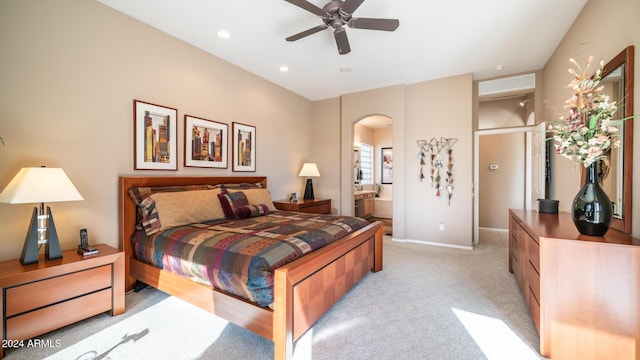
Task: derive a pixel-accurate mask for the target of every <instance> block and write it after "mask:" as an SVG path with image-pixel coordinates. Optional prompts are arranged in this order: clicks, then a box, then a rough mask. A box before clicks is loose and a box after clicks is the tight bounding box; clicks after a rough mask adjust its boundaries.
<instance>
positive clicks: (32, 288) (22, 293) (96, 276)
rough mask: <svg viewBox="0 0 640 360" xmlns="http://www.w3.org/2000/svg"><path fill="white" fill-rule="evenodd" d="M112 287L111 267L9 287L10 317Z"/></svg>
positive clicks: (8, 306) (7, 302) (7, 310)
mask: <svg viewBox="0 0 640 360" xmlns="http://www.w3.org/2000/svg"><path fill="white" fill-rule="evenodd" d="M110 287H111V265H105V266H100V267H96V268H93V269H88V270H83V271H78V272H74V273H70V274H67V275H62V276H56V277H52V278H48V279H44V280H40V281H35V282H32V283H28V284H25V285H20V286H15V287H11V288H8V289H7V290H6V294H5V299H6V300H5V301H6V315H5V316H7V317H9V316H13V315H16V314H20V313H23V312H25V311H29V310H33V309H38V308H40V307H43V306H46V305H50V304H55V303H57V302H60V301H64V300H67V299H72V298H74V297H76V296H81V295H84V294H88V293H91V292H94V291H96V290H102V289H105V288H110Z"/></svg>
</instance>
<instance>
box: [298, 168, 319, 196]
mask: <svg viewBox="0 0 640 360" xmlns="http://www.w3.org/2000/svg"><path fill="white" fill-rule="evenodd" d="M298 176H306V177H307V186H306V187H305V188H304V199H305V200H313V199H314V195H313V182H312V181H311V177H312V176H320V171H318V167H317V166H316V164H314V163H304V165H302V170H300V174H298Z"/></svg>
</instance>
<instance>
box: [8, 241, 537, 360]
mask: <svg viewBox="0 0 640 360" xmlns="http://www.w3.org/2000/svg"><path fill="white" fill-rule="evenodd" d="M384 251H385V253H384V261H385V264H384V270H383V271H382V272H379V273H376V274H368V275H367V276H366V277H365V278H364V279H363V280H362V281H361V282H360V283H359V284H358V285H357V286H356V287H355V288H354V289H352V290H351V291H350V292H349V293H347V294H346V295H345V297H344V298H343V299H341V300H340V301H339V302H338V303H337V304H336V305H335V306H334V307H333V308H332V309H331V310H330V311H329V312H328V313H327V314H326V315H325V316H324V317H323V318H321V319H320V320H319V321H318V323H317V324H316V325H314V327H313V328H312V329H311V330H310V331H308V332H307V333H306V334H305V335H304V336H303V337H302V339H301V340H299V341H298V342H297V344H296V354H295V358H296V359H313V360H323V359H331V360H333V359H438V360H446V359H456V360H458V359H470V360H476V359H491V360H493V359H540V356H539V355H538V344H539V337H538V334H537V332H536V330H535V327H534V326H533V322H532V321H531V318H530V317H529V315H528V310H527V308H526V305H525V303H524V300H523V299H522V296H521V295H520V293H519V291H518V288H517V285H516V283H515V279H514V277H513V275H512V274H510V273H509V272H508V269H507V266H508V265H507V260H508V258H507V253H508V249H507V248H506V247H505V246H503V245H502V244H501V243H500V241H498V242H497V243H494V242H490V241H488V242H483V241H482V240H481V241H480V245H478V246H477V247H476V249H475V250H460V249H449V248H443V247H435V246H425V245H417V244H404V243H395V242H392V241H391V240H390V239H389V238H388V237H386V238H385V244H384ZM126 306H127V312H126V313H125V314H123V315H120V316H116V317H111V316H108V315H106V314H103V315H98V316H95V317H93V318H91V319H88V320H85V321H82V322H80V323H78V324H75V325H71V326H68V327H66V328H63V329H60V330H57V331H54V332H51V333H48V334H45V335H43V336H40V337H39V338H40V339H42V340H44V341H43V342H42V344H48V346H40V347H29V348H27V347H25V348H21V349H16V350H7V356H6V359H9V360H17V359H30V360H31V359H65V360H66V359H78V360H84V359H86V360H88V359H151V358H152V359H172V360H173V359H243V360H244V359H272V358H273V344H272V343H271V342H270V341H268V340H266V339H264V338H262V337H260V336H257V335H254V334H253V333H250V332H248V331H246V330H244V329H241V328H239V327H237V326H235V325H232V324H228V323H227V322H226V321H224V320H222V319H220V318H218V317H216V316H214V315H211V314H209V313H207V312H204V311H202V310H200V309H198V308H196V307H194V306H192V305H189V304H187V303H185V302H183V301H181V300H179V299H176V298H174V297H171V296H168V295H166V294H164V293H162V292H160V291H158V290H155V289H151V288H147V289H145V290H143V291H141V292H139V293H130V294H127V295H126ZM56 344H59V346H56ZM51 345H53V346H51Z"/></svg>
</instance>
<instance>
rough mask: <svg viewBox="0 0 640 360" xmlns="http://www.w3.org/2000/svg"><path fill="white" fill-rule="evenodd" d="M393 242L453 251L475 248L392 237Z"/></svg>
mask: <svg viewBox="0 0 640 360" xmlns="http://www.w3.org/2000/svg"><path fill="white" fill-rule="evenodd" d="M391 241H395V242H402V243H414V244H421V245H432V246H440V247H448V248H453V249H463V250H473V246H463V245H454V244H445V243H439V242H434V241H425V240H412V239H397V238H394V237H392V238H391Z"/></svg>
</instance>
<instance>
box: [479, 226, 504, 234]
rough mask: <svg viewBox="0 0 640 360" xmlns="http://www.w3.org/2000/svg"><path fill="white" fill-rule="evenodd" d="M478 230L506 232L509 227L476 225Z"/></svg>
mask: <svg viewBox="0 0 640 360" xmlns="http://www.w3.org/2000/svg"><path fill="white" fill-rule="evenodd" d="M478 230H489V231H497V232H505V233H508V232H509V229H501V228H490V227H482V226H480V227H478Z"/></svg>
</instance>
